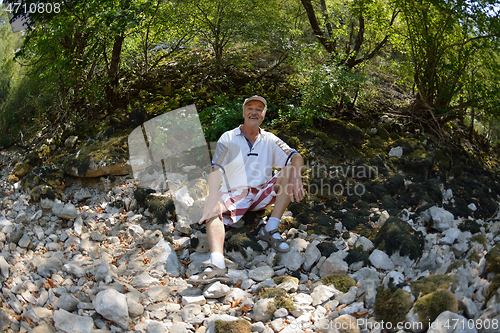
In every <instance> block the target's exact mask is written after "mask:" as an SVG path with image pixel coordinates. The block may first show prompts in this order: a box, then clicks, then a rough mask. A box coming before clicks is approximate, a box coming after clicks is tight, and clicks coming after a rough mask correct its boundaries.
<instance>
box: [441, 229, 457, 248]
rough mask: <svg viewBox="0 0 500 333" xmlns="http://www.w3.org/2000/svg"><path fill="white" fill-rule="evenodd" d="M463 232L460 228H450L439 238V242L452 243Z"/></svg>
mask: <svg viewBox="0 0 500 333" xmlns="http://www.w3.org/2000/svg"><path fill="white" fill-rule="evenodd" d="M461 234H462V232H461V231H460V229H458V228H450V229H446V230H445V231H443V237H441V238H440V239H439V244H444V245H452V244H453V243H455V240H456V239H457V238H458V237H459V236H460V235H461Z"/></svg>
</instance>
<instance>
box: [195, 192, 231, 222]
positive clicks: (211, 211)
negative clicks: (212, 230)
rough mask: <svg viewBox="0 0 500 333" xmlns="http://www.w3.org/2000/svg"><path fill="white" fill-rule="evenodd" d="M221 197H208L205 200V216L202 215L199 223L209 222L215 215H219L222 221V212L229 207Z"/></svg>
mask: <svg viewBox="0 0 500 333" xmlns="http://www.w3.org/2000/svg"><path fill="white" fill-rule="evenodd" d="M219 199H220V198H210V197H208V198H207V200H206V201H205V208H203V216H202V217H201V219H200V221H199V222H198V224H202V223H204V222H209V221H210V220H211V219H212V218H213V217H216V216H218V217H219V218H220V220H221V221H222V213H224V212H225V211H226V210H227V209H226V207H225V206H224V205H223V204H222V202H221V200H219Z"/></svg>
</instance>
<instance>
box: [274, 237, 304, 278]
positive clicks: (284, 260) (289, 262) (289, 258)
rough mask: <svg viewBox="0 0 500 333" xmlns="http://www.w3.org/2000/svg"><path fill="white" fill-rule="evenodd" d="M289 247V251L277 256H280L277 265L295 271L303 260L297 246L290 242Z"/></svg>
mask: <svg viewBox="0 0 500 333" xmlns="http://www.w3.org/2000/svg"><path fill="white" fill-rule="evenodd" d="M294 240H295V239H294ZM289 246H290V251H288V252H286V253H279V254H278V255H279V256H280V260H279V262H278V264H279V265H283V266H285V267H286V268H287V269H289V270H291V271H296V270H298V269H299V268H300V266H302V264H303V263H304V261H305V258H304V256H303V255H302V254H301V253H300V248H299V246H296V245H295V244H293V243H292V242H290V244H289Z"/></svg>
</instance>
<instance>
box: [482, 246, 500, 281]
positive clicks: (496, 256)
mask: <svg viewBox="0 0 500 333" xmlns="http://www.w3.org/2000/svg"><path fill="white" fill-rule="evenodd" d="M485 259H486V268H485V269H484V272H485V273H490V272H492V273H497V274H498V273H500V244H497V245H495V247H493V248H492V249H491V250H490V251H489V252H488V253H487V254H486V256H485Z"/></svg>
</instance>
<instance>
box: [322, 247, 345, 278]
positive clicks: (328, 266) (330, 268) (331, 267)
mask: <svg viewBox="0 0 500 333" xmlns="http://www.w3.org/2000/svg"><path fill="white" fill-rule="evenodd" d="M346 256H347V252H345V251H337V252H333V253H332V254H331V255H330V256H329V257H328V259H326V260H325V261H324V262H323V264H322V265H321V267H320V268H319V276H320V277H325V276H327V275H329V274H346V273H347V271H348V269H349V265H348V264H347V263H346V262H345V261H344V258H345V257H346Z"/></svg>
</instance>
